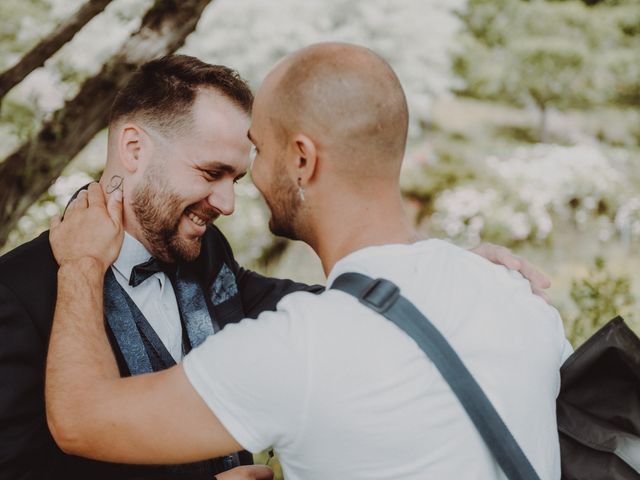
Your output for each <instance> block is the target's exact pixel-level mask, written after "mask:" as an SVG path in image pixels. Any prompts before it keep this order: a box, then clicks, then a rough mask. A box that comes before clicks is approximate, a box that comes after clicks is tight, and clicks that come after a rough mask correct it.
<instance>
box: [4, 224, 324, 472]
mask: <svg viewBox="0 0 640 480" xmlns="http://www.w3.org/2000/svg"><path fill="white" fill-rule="evenodd" d="M223 264H226V265H227V266H229V267H230V268H231V270H232V272H233V273H234V275H235V277H236V282H237V285H238V295H237V297H235V298H232V299H231V300H230V301H228V302H224V303H223V304H221V305H219V306H218V307H216V308H215V311H214V313H215V315H216V319H217V320H218V322H219V323H220V325H221V326H224V325H226V324H227V323H233V322H237V321H239V320H241V319H242V318H245V317H252V318H254V317H256V316H257V315H259V314H260V312H262V311H264V310H274V309H275V306H276V304H277V303H278V301H279V300H280V299H281V298H282V297H283V296H284V295H287V294H288V293H291V292H293V291H297V290H303V289H306V290H309V291H312V292H319V291H322V287H319V286H312V287H309V286H306V285H302V284H299V283H295V282H292V281H290V280H279V279H273V278H267V277H264V276H262V275H259V274H257V273H255V272H252V271H249V270H245V269H243V268H242V267H240V266H239V265H238V264H237V262H236V261H235V259H234V257H233V252H232V251H231V247H230V246H229V243H228V242H227V240H226V239H225V237H224V235H222V233H221V232H220V231H219V230H218V229H217V228H215V227H210V228H209V229H208V230H207V233H206V234H205V236H204V238H203V248H202V252H201V254H200V256H199V258H198V259H197V260H196V261H194V262H192V265H191V266H192V268H194V269H195V270H196V271H197V272H198V276H199V278H200V281H201V282H202V284H203V285H205V286H209V285H210V284H211V282H213V281H214V279H215V278H216V276H217V274H218V272H219V270H220V268H221V267H222V265H223ZM57 269H58V266H57V264H56V261H55V259H54V257H53V254H52V252H51V248H50V245H49V235H48V232H45V233H43V234H42V235H40V236H39V237H38V238H36V239H35V240H32V241H31V242H28V243H26V244H24V245H22V246H20V247H18V248H16V249H15V250H13V251H11V252H9V253H7V254H6V255H4V256H3V257H1V258H0V480H18V479H20V480H47V479H51V480H54V479H56V480H57V479H68V480H72V479H81V478H82V479H92V480H93V479H107V478H109V479H115V478H117V479H134V478H135V479H151V478H167V474H166V471H164V473H160V471H158V470H155V469H153V468H149V467H135V466H123V465H115V464H109V463H103V462H95V461H90V460H86V459H81V458H79V457H74V456H69V455H65V454H64V453H62V451H61V450H59V449H58V448H57V446H56V445H55V443H54V441H53V439H52V437H51V435H50V433H49V430H48V428H47V422H46V418H45V408H44V368H45V362H46V354H47V346H48V340H49V333H50V330H51V322H52V320H53V312H54V308H55V301H56V286H57ZM112 346H114V353H115V355H116V358H117V359H118V360H119V362H118V363H119V364H121V363H122V355H121V352H119V351H118V350H117V345H115V344H114V342H112ZM172 478H188V477H172Z"/></svg>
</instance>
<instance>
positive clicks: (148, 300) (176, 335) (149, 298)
mask: <svg viewBox="0 0 640 480" xmlns="http://www.w3.org/2000/svg"><path fill="white" fill-rule="evenodd" d="M150 258H151V254H150V253H149V252H148V251H147V249H146V248H145V247H144V245H142V243H140V242H139V241H138V240H136V239H135V238H133V237H132V236H131V235H129V234H128V233H126V232H125V234H124V243H123V244H122V250H120V255H119V256H118V258H117V260H116V261H115V262H114V263H113V265H112V266H111V270H112V271H113V273H114V275H115V277H116V280H117V281H118V283H119V284H120V285H121V286H122V288H124V291H125V292H126V293H127V295H129V297H131V299H132V300H133V302H134V303H135V304H136V306H137V307H138V308H139V309H140V311H141V312H142V314H143V315H144V317H145V318H146V319H147V321H148V322H149V324H150V325H151V327H152V328H153V329H154V330H155V332H156V333H157V334H158V337H160V340H162V343H163V344H164V346H165V347H167V350H168V351H169V353H170V354H171V356H172V357H173V358H174V360H175V361H176V362H180V360H182V325H181V323H180V311H179V310H178V302H177V300H176V296H175V293H174V292H173V286H172V285H171V281H170V280H169V278H168V277H167V276H166V275H165V274H164V273H163V272H158V273H154V274H153V275H151V276H150V277H149V278H147V279H146V280H145V281H144V282H142V283H140V284H139V285H138V286H137V287H132V286H131V285H129V277H130V276H131V270H132V269H133V267H135V266H136V265H138V264H140V263H144V262H146V261H147V260H149V259H150Z"/></svg>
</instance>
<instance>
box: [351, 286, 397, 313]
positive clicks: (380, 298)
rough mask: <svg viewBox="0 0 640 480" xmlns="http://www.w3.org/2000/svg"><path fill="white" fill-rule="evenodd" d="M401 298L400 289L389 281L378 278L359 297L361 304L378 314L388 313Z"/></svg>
mask: <svg viewBox="0 0 640 480" xmlns="http://www.w3.org/2000/svg"><path fill="white" fill-rule="evenodd" d="M398 297H400V289H399V288H398V287H397V286H396V284H394V283H393V282H390V281H389V280H385V279H384V278H376V279H375V280H374V281H373V282H371V283H370V284H369V285H367V288H366V289H365V290H364V291H363V292H362V293H360V295H358V300H359V301H360V303H362V304H364V305H366V306H367V307H369V308H370V309H372V310H375V311H376V312H378V313H382V312H385V311H387V310H388V309H389V308H391V306H392V305H393V304H394V303H395V302H396V300H397V299H398Z"/></svg>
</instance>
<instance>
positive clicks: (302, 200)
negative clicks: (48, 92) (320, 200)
mask: <svg viewBox="0 0 640 480" xmlns="http://www.w3.org/2000/svg"><path fill="white" fill-rule="evenodd" d="M300 180H301V179H300V178H299V179H298V196H299V197H300V201H301V202H304V188H302V186H301V185H300Z"/></svg>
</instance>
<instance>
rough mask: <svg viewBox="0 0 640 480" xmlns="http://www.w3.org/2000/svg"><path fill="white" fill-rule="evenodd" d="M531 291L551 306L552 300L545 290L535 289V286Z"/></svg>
mask: <svg viewBox="0 0 640 480" xmlns="http://www.w3.org/2000/svg"><path fill="white" fill-rule="evenodd" d="M531 291H532V292H533V294H534V295H537V296H539V297H540V298H542V299H543V300H544V301H545V302H547V303H548V304H549V305H551V298H550V297H549V295H547V293H546V292H545V291H544V290H540V289H539V288H535V287H534V286H533V285H532V286H531Z"/></svg>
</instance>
